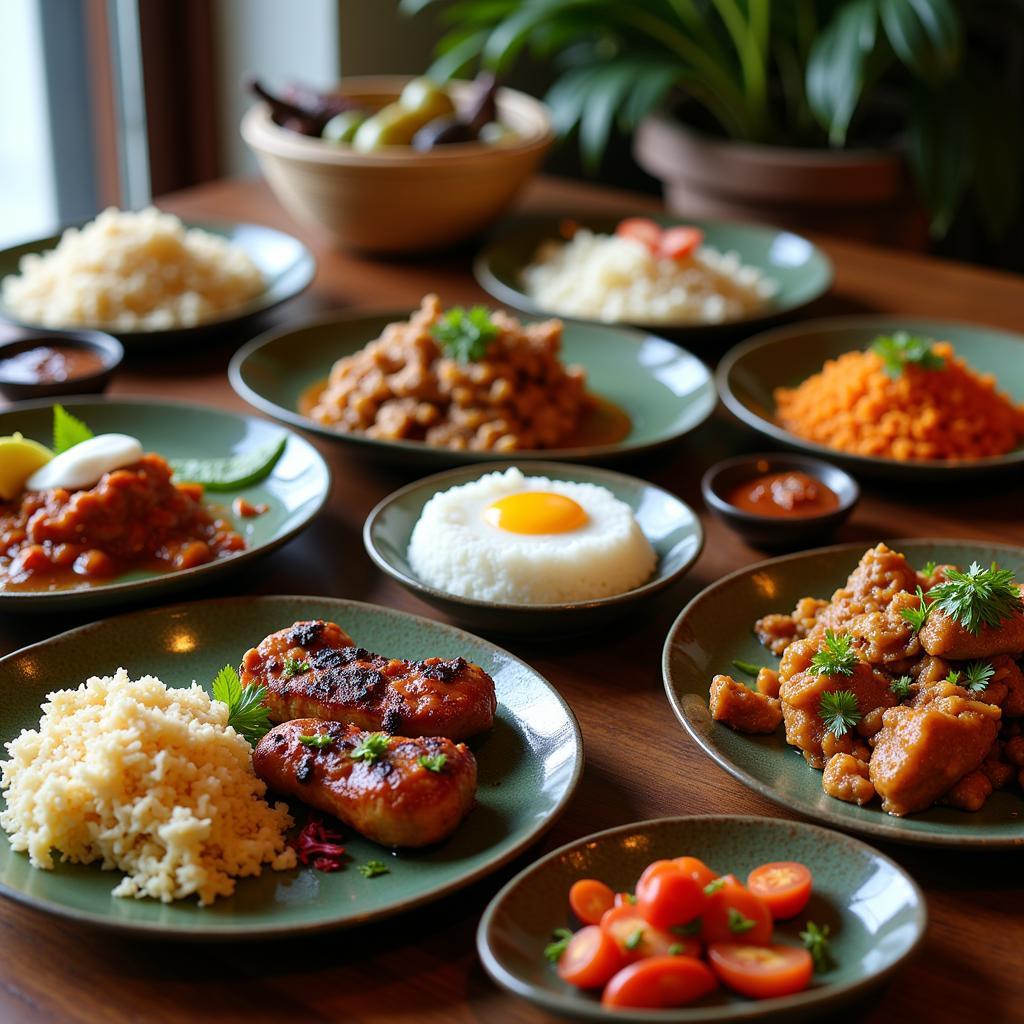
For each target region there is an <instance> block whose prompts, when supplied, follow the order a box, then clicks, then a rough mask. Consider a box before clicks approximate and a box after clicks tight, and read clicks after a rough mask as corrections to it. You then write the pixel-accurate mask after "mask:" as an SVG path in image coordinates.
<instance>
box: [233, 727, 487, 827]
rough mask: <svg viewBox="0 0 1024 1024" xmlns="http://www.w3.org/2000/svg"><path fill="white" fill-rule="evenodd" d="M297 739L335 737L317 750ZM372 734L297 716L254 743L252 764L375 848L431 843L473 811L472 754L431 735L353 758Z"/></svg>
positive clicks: (398, 740)
mask: <svg viewBox="0 0 1024 1024" xmlns="http://www.w3.org/2000/svg"><path fill="white" fill-rule="evenodd" d="M377 735H378V736H380V734H377ZM300 736H301V737H307V738H308V737H311V736H329V737H330V738H331V739H330V743H328V744H326V745H325V746H314V745H311V744H309V743H303V742H302V741H301V740H300V738H299V737H300ZM369 736H371V734H370V733H368V732H364V731H363V730H362V729H358V728H357V727H356V726H354V725H342V724H341V723H339V722H324V721H321V720H320V719H316V718H300V719H296V720H295V721H292V722H285V723H284V724H283V725H278V726H275V727H274V728H273V729H271V730H270V732H268V733H267V734H266V736H264V737H263V739H261V740H260V741H259V743H258V744H257V745H256V749H255V750H254V751H253V755H252V765H253V768H254V769H255V771H256V774H257V775H258V776H259V777H260V778H261V779H262V780H263V781H264V782H265V783H266V784H267V785H268V786H269V787H270V788H271V789H273V790H276V791H277V792H278V793H282V794H284V795H285V796H294V797H298V799H299V800H301V801H302V802H303V803H306V804H309V805H310V806H311V807H315V808H317V810H320V811H324V812H325V813H327V814H333V815H334V817H336V818H339V819H340V820H341V821H343V822H344V823H345V824H346V825H348V826H350V827H351V828H354V829H355V830H356V831H357V832H360V833H361V834H362V835H364V836H366V838H367V839H372V840H373V841H374V842H375V843H381V844H383V845H384V846H428V845H429V844H431V843H438V842H440V841H441V840H442V839H447V838H448V836H450V835H451V834H452V833H453V832H454V831H455V829H456V828H458V826H459V822H461V821H462V819H463V818H464V817H465V816H466V815H467V814H468V813H469V810H470V808H471V807H472V806H473V797H474V794H475V793H476V759H475V758H474V757H473V755H472V753H471V752H470V751H469V749H468V748H467V747H466V746H465V744H463V743H453V742H452V741H451V740H449V739H444V738H439V737H433V736H431V737H425V738H419V739H408V738H406V737H404V736H389V737H386V738H385V742H386V749H385V750H383V751H382V752H380V753H379V754H378V755H377V757H376V759H374V760H360V759H357V758H355V757H353V756H352V755H353V753H356V754H357V755H358V754H359V747H360V744H361V743H362V742H363V741H365V740H366V739H367V737H369ZM371 742H372V741H371ZM420 758H425V759H429V760H430V762H431V763H432V764H433V765H434V766H435V767H439V770H438V771H434V770H432V769H431V768H430V767H427V766H426V765H424V764H422V763H421V761H420ZM442 759H443V760H442Z"/></svg>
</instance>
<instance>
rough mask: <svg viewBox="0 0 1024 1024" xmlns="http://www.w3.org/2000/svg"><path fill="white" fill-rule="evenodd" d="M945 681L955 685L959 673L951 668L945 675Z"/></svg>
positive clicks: (957, 681)
mask: <svg viewBox="0 0 1024 1024" xmlns="http://www.w3.org/2000/svg"><path fill="white" fill-rule="evenodd" d="M946 682H947V683H952V684H953V685H954V686H956V685H957V684H958V683H959V682H960V673H959V672H957V671H956V669H952V668H951V669H950V670H949V672H948V673H947V675H946Z"/></svg>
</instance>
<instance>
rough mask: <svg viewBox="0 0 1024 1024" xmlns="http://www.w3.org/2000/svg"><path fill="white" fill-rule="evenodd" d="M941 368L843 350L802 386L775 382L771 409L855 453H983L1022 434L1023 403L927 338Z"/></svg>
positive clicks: (804, 431) (1009, 445) (1010, 444)
mask: <svg viewBox="0 0 1024 1024" xmlns="http://www.w3.org/2000/svg"><path fill="white" fill-rule="evenodd" d="M932 350H933V351H934V352H935V354H936V355H939V356H942V358H943V359H944V360H945V365H944V366H943V367H942V369H938V370H933V369H925V368H923V367H920V366H916V365H907V366H905V367H904V368H903V372H902V373H901V374H900V376H899V377H896V378H892V377H889V376H888V375H887V374H886V372H885V369H884V366H885V364H884V362H883V360H882V358H881V356H879V355H877V354H876V353H874V352H871V351H868V352H847V353H845V354H844V355H841V356H839V358H838V359H829V360H828V361H827V362H826V363H825V365H824V366H823V367H822V369H821V371H820V372H819V373H816V374H814V375H813V376H812V377H808V378H807V380H805V381H804V382H803V383H802V384H800V385H799V387H796V388H776V389H775V404H776V417H777V419H778V421H779V423H780V424H781V425H782V426H784V427H785V428H786V429H787V430H789V431H792V432H793V433H794V434H797V435H799V436H800V437H803V438H807V439H808V440H810V441H816V442H818V444H823V445H827V446H828V447H830V448H837V449H839V450H840V451H844V452H852V453H855V454H857V455H873V456H880V457H884V458H890V459H899V460H901V461H906V460H910V459H929V460H930V459H950V460H965V459H982V458H986V457H988V456H993V455H1003V454H1005V453H1006V452H1008V451H1011V450H1012V449H1014V448H1016V447H1017V444H1018V442H1019V441H1020V440H1021V438H1024V405H1016V404H1014V403H1013V402H1012V401H1010V399H1009V398H1007V397H1006V396H1005V395H1003V394H1001V393H1000V392H998V391H997V390H996V382H995V377H993V376H992V375H991V374H979V373H976V372H975V371H974V370H972V369H971V368H970V367H969V366H968V365H967V364H966V363H965V362H964V361H963V360H962V359H958V358H957V357H956V354H955V353H954V351H953V346H952V345H950V344H949V342H946V341H940V342H936V343H935V344H934V345H933V346H932Z"/></svg>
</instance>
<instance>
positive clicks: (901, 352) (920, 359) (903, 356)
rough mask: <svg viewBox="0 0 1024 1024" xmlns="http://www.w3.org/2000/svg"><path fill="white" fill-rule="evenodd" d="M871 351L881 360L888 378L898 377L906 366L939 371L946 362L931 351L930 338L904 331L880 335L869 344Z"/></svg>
mask: <svg viewBox="0 0 1024 1024" xmlns="http://www.w3.org/2000/svg"><path fill="white" fill-rule="evenodd" d="M871 351H872V352H874V353H875V355H877V356H879V357H880V358H881V360H882V363H883V366H884V369H885V372H886V374H887V375H888V376H889V377H894V378H895V377H899V376H900V375H901V374H902V373H903V371H904V369H906V367H908V366H918V367H920V368H921V369H922V370H941V369H942V368H943V367H944V366H945V365H946V360H945V359H943V358H942V356H940V355H937V354H936V353H935V351H934V350H933V349H932V341H931V339H930V338H920V337H917V336H916V335H913V334H908V333H907V332H906V331H896V332H895V333H893V334H888V335H880V336H879V337H877V338H875V340H874V341H873V342H872V343H871Z"/></svg>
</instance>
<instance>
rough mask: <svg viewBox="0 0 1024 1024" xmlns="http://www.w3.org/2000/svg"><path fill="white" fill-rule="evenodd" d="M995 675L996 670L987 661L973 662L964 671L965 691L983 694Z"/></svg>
mask: <svg viewBox="0 0 1024 1024" xmlns="http://www.w3.org/2000/svg"><path fill="white" fill-rule="evenodd" d="M995 674H996V670H995V669H994V668H993V667H992V666H991V665H990V664H989V663H988V662H987V661H972V662H971V663H970V665H968V666H967V668H965V669H964V689H965V690H970V691H971V693H981V691H982V690H984V689H985V688H986V687H987V686H988V684H989V682H990V681H991V679H992V677H993V676H994V675H995Z"/></svg>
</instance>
